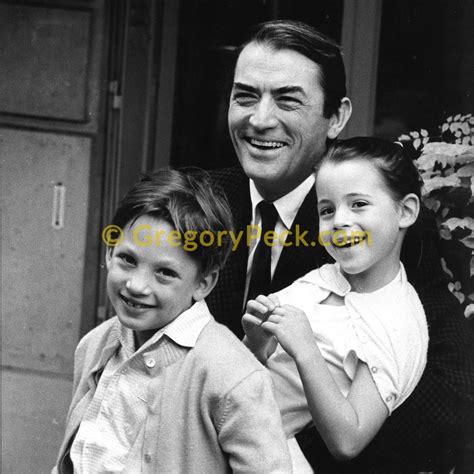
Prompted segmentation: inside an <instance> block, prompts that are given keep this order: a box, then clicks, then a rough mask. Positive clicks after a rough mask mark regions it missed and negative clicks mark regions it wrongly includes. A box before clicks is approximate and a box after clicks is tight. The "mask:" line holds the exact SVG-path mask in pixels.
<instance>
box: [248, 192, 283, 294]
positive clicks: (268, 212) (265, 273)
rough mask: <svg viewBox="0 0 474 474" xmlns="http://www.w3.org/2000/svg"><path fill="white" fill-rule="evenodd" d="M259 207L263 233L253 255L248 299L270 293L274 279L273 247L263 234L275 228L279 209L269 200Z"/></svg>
mask: <svg viewBox="0 0 474 474" xmlns="http://www.w3.org/2000/svg"><path fill="white" fill-rule="evenodd" d="M257 207H258V209H259V210H260V216H261V217H262V234H261V238H260V241H259V242H258V244H257V248H256V249H255V253H254V256H253V263H252V273H251V275H250V284H249V291H248V293H247V301H248V300H251V299H255V298H256V297H257V296H258V295H268V293H269V292H270V283H271V281H272V278H271V263H272V247H271V246H270V245H266V244H265V242H264V238H263V236H264V235H265V233H266V232H268V231H272V230H275V224H276V221H277V219H278V211H277V210H276V209H275V206H274V205H273V204H272V203H270V202H267V201H261V202H260V203H259V204H258V206H257Z"/></svg>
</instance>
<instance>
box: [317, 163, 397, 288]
mask: <svg viewBox="0 0 474 474" xmlns="http://www.w3.org/2000/svg"><path fill="white" fill-rule="evenodd" d="M316 193H317V196H318V213H319V222H320V232H321V238H322V241H323V244H324V245H325V246H326V250H327V251H328V252H329V254H330V255H331V256H332V257H333V258H334V259H335V260H336V261H337V262H338V263H339V264H340V266H341V270H342V271H343V273H344V275H345V276H346V278H347V280H348V281H349V283H350V284H351V286H352V289H353V290H354V291H359V292H370V291H375V290H377V289H379V288H381V287H382V286H384V285H386V284H387V283H389V282H390V281H391V280H392V279H393V278H394V277H395V276H396V275H397V273H398V271H399V269H400V249H401V244H402V240H403V234H402V232H401V227H400V222H401V221H400V219H401V218H402V209H401V205H400V204H399V203H398V202H396V201H395V200H394V199H393V197H392V195H391V194H390V191H389V190H388V189H387V186H386V184H385V182H384V181H383V179H382V176H381V175H380V172H379V171H378V169H377V168H376V166H375V165H374V164H372V163H370V162H368V161H367V160H363V159H355V160H350V161H346V162H343V163H324V164H323V165H322V167H321V169H320V171H319V172H318V175H317V178H316Z"/></svg>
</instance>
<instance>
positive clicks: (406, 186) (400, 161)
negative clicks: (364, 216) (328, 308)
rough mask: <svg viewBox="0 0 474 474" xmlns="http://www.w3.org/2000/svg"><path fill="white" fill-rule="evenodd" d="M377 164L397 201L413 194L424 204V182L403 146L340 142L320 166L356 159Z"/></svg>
mask: <svg viewBox="0 0 474 474" xmlns="http://www.w3.org/2000/svg"><path fill="white" fill-rule="evenodd" d="M356 158H358V159H363V160H367V161H370V162H371V163H374V165H375V166H376V167H377V169H378V170H379V172H380V175H381V176H382V179H383V180H384V181H385V183H386V185H387V187H388V189H389V190H390V193H391V194H392V196H393V197H394V199H396V200H401V199H403V197H404V196H406V195H407V194H410V193H413V194H416V195H417V196H418V198H419V199H420V200H421V186H422V184H423V181H422V179H421V177H420V175H419V173H418V170H417V168H416V166H415V164H414V163H413V160H412V159H411V158H409V156H408V154H407V153H406V152H405V150H404V148H403V146H402V145H401V144H400V143H393V142H390V141H388V140H383V139H381V138H375V137H354V138H349V139H347V140H336V141H334V142H333V143H332V144H331V146H330V147H329V148H328V150H327V152H326V154H325V156H324V157H323V158H322V160H321V162H320V163H319V165H318V168H320V167H321V165H322V164H324V163H342V162H344V161H349V160H353V159H356Z"/></svg>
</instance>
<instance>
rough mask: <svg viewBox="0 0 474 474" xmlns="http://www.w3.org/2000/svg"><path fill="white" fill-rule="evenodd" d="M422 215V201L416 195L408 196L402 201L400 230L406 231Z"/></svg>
mask: <svg viewBox="0 0 474 474" xmlns="http://www.w3.org/2000/svg"><path fill="white" fill-rule="evenodd" d="M419 213H420V199H419V198H418V196H417V195H416V194H413V193H410V194H407V195H406V196H405V197H404V198H403V199H402V200H401V201H400V220H399V226H400V229H406V228H407V227H410V226H411V225H413V224H414V223H415V221H416V218H417V217H418V214H419Z"/></svg>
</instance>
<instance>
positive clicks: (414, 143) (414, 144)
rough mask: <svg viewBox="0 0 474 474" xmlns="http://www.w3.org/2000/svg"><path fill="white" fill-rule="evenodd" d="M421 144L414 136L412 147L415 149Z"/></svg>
mask: <svg viewBox="0 0 474 474" xmlns="http://www.w3.org/2000/svg"><path fill="white" fill-rule="evenodd" d="M420 145H421V140H420V139H419V138H416V139H415V141H414V142H413V148H414V149H415V150H418V148H419V147H420Z"/></svg>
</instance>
